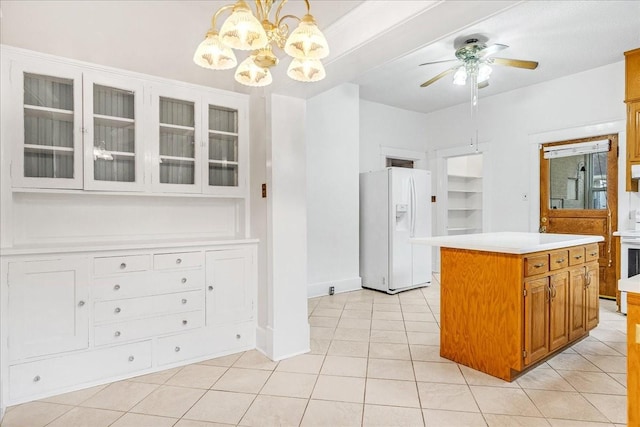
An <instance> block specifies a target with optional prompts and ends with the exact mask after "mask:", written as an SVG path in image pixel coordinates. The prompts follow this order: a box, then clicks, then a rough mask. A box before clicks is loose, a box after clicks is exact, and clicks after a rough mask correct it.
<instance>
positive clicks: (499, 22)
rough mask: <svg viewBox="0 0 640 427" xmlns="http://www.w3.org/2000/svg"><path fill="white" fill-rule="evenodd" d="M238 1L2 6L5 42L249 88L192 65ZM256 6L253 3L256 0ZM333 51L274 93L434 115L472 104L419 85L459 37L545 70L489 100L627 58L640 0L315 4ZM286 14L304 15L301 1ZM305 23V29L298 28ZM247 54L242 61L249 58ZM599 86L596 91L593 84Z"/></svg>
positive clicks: (227, 74)
mask: <svg viewBox="0 0 640 427" xmlns="http://www.w3.org/2000/svg"><path fill="white" fill-rule="evenodd" d="M232 2H233V0H228V1H191V0H182V1H179V0H164V1H146V0H124V1H122V0H103V1H94V0H83V1H55V0H45V1H35V0H33V1H25V0H2V2H1V3H0V12H1V14H0V16H2V19H1V21H0V24H1V25H0V42H2V43H5V44H8V45H12V46H17V47H22V48H26V49H32V50H37V51H42V52H45V53H51V54H54V55H59V56H63V57H69V58H74V59H78V60H82V61H88V62H94V63H98V64H103V65H109V66H113V67H117V68H123V69H128V70H132V71H138V72H142V73H147V74H151V75H158V76H162V77H167V78H171V79H176V80H182V81H186V82H191V83H196V84H201V85H208V86H211V87H217V88H221V89H226V90H234V91H238V92H245V93H248V92H251V91H257V92H258V93H260V92H261V90H260V89H247V88H246V87H244V86H242V85H240V84H238V83H236V82H235V81H234V79H233V71H232V70H229V71H219V72H214V71H210V70H205V69H202V68H200V67H198V66H196V65H195V64H193V61H192V60H191V58H192V56H193V51H194V50H195V48H196V46H197V45H198V43H199V42H200V41H201V40H202V38H203V37H204V34H205V32H206V31H207V29H208V27H209V24H210V19H211V16H212V14H213V13H214V12H215V11H216V10H217V8H218V7H220V6H222V5H224V4H229V3H232ZM249 3H250V4H251V3H253V2H249ZM310 3H311V13H312V14H313V15H314V16H315V17H316V20H317V21H318V24H319V25H320V27H321V28H322V29H323V31H324V33H325V35H326V36H327V39H328V40H329V44H330V46H331V55H330V56H329V57H328V58H326V60H325V61H324V63H325V67H326V69H327V78H326V79H325V80H323V81H321V82H319V83H313V84H305V83H299V82H294V81H292V80H290V79H289V78H287V77H286V75H285V72H286V67H287V65H288V62H289V61H288V60H287V59H286V55H284V54H282V53H281V52H280V53H279V56H280V58H281V64H280V65H279V66H277V67H275V69H273V74H274V84H273V85H271V86H269V87H268V88H267V89H266V92H267V93H269V92H273V93H280V94H285V95H291V96H299V97H305V98H308V97H310V96H313V95H316V94H318V93H320V92H322V91H324V90H327V89H330V88H332V87H334V86H336V85H338V84H342V83H346V82H352V83H356V84H358V85H360V95H361V97H362V98H364V99H368V100H371V101H375V102H380V103H384V104H388V105H392V106H396V107H399V108H404V109H409V110H414V111H419V112H431V111H434V110H437V109H441V108H445V107H447V106H451V105H455V104H459V103H463V102H467V100H468V96H469V94H468V87H458V86H454V85H453V84H452V83H451V78H450V76H447V77H445V78H443V79H441V80H440V81H438V82H436V83H434V84H433V85H431V86H429V87H427V88H420V87H419V86H420V84H421V83H422V82H424V81H426V80H428V79H429V78H431V77H433V76H435V75H436V74H438V73H440V72H441V71H443V70H445V69H447V68H448V67H450V66H451V65H452V64H438V65H429V66H423V67H418V64H420V63H423V62H428V61H433V60H441V59H448V58H453V52H454V48H453V44H454V40H455V39H456V38H459V37H461V36H466V35H470V34H482V35H484V36H487V37H488V38H489V43H502V44H506V45H509V48H508V49H506V50H504V51H502V52H500V53H499V55H496V56H500V57H505V58H516V59H529V60H536V61H539V62H540V66H539V67H538V69H537V70H534V71H530V70H522V69H515V68H507V67H499V66H495V67H494V72H493V74H492V75H491V84H490V86H489V87H488V88H486V89H483V90H482V91H481V92H480V97H481V98H482V97H486V96H489V95H493V94H497V93H500V92H504V91H509V90H513V89H515V88H518V87H522V86H527V85H532V84H536V83H540V82H542V81H545V80H549V79H554V78H558V77H561V76H565V75H570V74H573V73H577V72H580V71H584V70H588V69H591V68H595V67H599V66H602V65H606V64H610V63H613V62H618V61H622V60H623V52H624V51H626V50H630V49H634V48H637V47H640V1H637V0H633V1H595V0H594V1H577V0H572V1H548V2H547V1H517V0H448V1H442V0H366V1H355V0H351V1H344V0H311V1H310ZM284 10H285V12H286V13H290V14H295V15H298V16H301V15H302V14H304V11H305V7H304V1H302V0H289V2H288V4H287V6H286V7H285V9H284ZM291 24H292V25H293V26H295V22H293V21H291ZM243 57H244V55H239V60H241V59H242V58H243ZM585 90H588V88H585Z"/></svg>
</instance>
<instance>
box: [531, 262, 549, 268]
mask: <svg viewBox="0 0 640 427" xmlns="http://www.w3.org/2000/svg"><path fill="white" fill-rule="evenodd" d="M545 265H546V264H545V263H544V262H540V263H538V264H533V266H534V267H535V268H542V267H544V266H545Z"/></svg>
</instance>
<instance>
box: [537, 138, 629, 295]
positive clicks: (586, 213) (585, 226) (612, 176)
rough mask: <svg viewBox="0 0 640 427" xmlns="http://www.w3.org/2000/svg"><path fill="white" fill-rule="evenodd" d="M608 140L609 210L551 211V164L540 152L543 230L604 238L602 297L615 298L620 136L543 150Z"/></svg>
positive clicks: (557, 143) (587, 140) (541, 222)
mask: <svg viewBox="0 0 640 427" xmlns="http://www.w3.org/2000/svg"><path fill="white" fill-rule="evenodd" d="M605 139H608V140H609V141H610V143H611V145H610V150H609V154H608V156H607V206H608V209H551V208H550V206H549V201H550V194H549V185H550V182H549V181H550V178H549V176H550V175H549V172H550V170H549V169H550V168H549V160H547V159H545V158H544V156H543V150H540V230H541V231H543V232H547V233H560V234H586V235H596V236H603V237H604V239H605V240H604V242H600V243H599V244H598V245H599V251H600V256H599V259H598V262H599V265H600V277H599V280H598V282H599V295H600V296H601V297H606V298H616V294H617V288H618V286H617V270H618V261H617V259H618V258H619V257H618V256H617V251H618V247H617V246H616V245H615V244H614V242H613V236H612V233H613V231H615V230H617V229H618V209H617V206H618V194H617V191H618V135H617V134H616V135H601V136H596V137H590V138H582V139H576V140H570V141H561V142H553V143H549V144H544V146H553V145H567V144H572V143H581V142H589V141H599V140H605Z"/></svg>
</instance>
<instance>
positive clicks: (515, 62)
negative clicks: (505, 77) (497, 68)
mask: <svg viewBox="0 0 640 427" xmlns="http://www.w3.org/2000/svg"><path fill="white" fill-rule="evenodd" d="M491 60H492V62H493V63H494V64H498V65H506V66H507V67H516V68H526V69H527V70H535V69H536V68H538V63H537V62H536V61H523V60H521V59H507V58H491Z"/></svg>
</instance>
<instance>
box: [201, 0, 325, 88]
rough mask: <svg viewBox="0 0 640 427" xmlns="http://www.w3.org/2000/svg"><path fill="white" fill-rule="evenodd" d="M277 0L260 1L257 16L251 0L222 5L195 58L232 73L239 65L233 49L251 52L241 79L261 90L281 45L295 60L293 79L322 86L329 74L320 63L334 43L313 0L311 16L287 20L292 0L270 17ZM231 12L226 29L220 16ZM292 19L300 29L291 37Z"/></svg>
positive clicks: (257, 0) (238, 71)
mask: <svg viewBox="0 0 640 427" xmlns="http://www.w3.org/2000/svg"><path fill="white" fill-rule="evenodd" d="M276 2H277V0H255V9H256V10H255V13H254V12H253V11H252V10H251V8H250V7H249V5H248V4H247V2H246V1H245V0H238V1H237V2H236V3H235V4H229V5H226V6H222V7H221V8H220V9H218V10H217V11H216V13H215V14H214V15H213V17H212V18H211V28H210V29H209V31H207V34H206V35H205V39H204V40H203V41H202V43H200V45H199V46H198V48H197V49H196V52H195V54H194V55H193V61H194V62H195V63H196V64H198V65H199V66H201V67H204V68H208V69H211V70H229V69H231V68H233V67H235V66H236V65H237V64H238V61H237V60H236V56H235V54H234V52H233V50H232V49H238V50H248V51H251V53H250V54H249V56H248V57H247V58H246V59H245V60H244V61H242V62H241V63H240V65H238V68H236V72H235V79H236V81H238V82H239V83H242V84H243V85H246V86H253V87H260V86H267V85H269V84H271V82H272V81H273V78H272V76H271V72H270V71H269V69H270V68H271V67H274V66H276V65H277V64H278V62H279V60H278V57H277V56H276V55H275V54H274V53H273V48H274V46H277V47H278V48H280V49H284V51H285V52H286V53H287V54H288V55H289V56H291V57H292V58H293V59H292V61H291V63H290V64H289V68H288V69H287V75H288V76H289V77H291V78H292V79H294V80H297V81H301V82H317V81H319V80H322V79H323V78H324V77H325V76H326V73H325V70H324V67H323V65H322V62H321V61H320V60H321V59H322V58H326V57H327V56H328V55H329V45H328V43H327V40H326V39H325V37H324V35H323V34H322V32H321V31H320V29H319V28H318V26H317V25H316V21H315V19H314V18H313V16H312V15H311V14H310V13H309V7H310V6H309V0H305V4H306V6H307V14H306V15H304V16H303V17H302V18H298V17H297V16H294V15H284V16H281V13H282V9H283V7H284V6H285V4H286V3H287V0H280V1H279V4H278V6H277V8H275V16H274V17H273V19H272V18H271V17H270V15H271V11H272V8H273V6H274V5H275V3H276ZM229 10H231V14H230V16H229V17H227V19H226V20H225V21H224V22H223V23H222V26H221V27H220V31H218V30H217V28H216V21H217V19H218V17H219V16H220V14H222V13H223V12H225V11H229ZM286 19H294V20H297V21H298V27H297V28H296V29H295V30H293V31H292V32H291V34H289V26H288V25H287V24H286V23H285V22H284V21H285V20H286Z"/></svg>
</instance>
